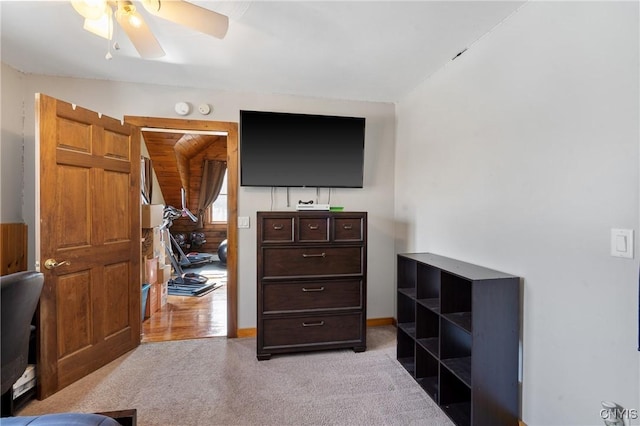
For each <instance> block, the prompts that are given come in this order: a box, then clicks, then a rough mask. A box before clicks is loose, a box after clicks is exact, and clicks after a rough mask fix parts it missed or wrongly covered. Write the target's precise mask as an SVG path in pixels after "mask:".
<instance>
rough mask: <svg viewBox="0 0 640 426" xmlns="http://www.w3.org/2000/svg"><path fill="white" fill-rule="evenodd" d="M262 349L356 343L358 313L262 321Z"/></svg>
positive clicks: (360, 334)
mask: <svg viewBox="0 0 640 426" xmlns="http://www.w3.org/2000/svg"><path fill="white" fill-rule="evenodd" d="M263 330H264V341H263V344H264V348H265V350H268V348H269V347H278V346H293V345H306V344H327V343H338V342H345V341H359V340H360V339H361V338H362V333H363V332H364V331H363V330H362V314H361V313H359V312H358V313H354V314H348V315H318V316H311V315H309V316H298V317H287V318H276V319H265V320H264V321H263Z"/></svg>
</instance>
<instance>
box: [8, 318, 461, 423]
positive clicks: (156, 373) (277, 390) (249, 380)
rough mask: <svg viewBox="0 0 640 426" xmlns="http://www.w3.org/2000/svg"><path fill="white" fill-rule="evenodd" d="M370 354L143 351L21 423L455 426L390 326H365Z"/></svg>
mask: <svg viewBox="0 0 640 426" xmlns="http://www.w3.org/2000/svg"><path fill="white" fill-rule="evenodd" d="M367 339H368V341H367V346H368V348H367V351H366V352H362V353H354V352H353V351H351V350H335V351H321V352H308V353H301V354H293V355H279V356H274V357H273V358H272V359H271V360H268V361H260V362H258V361H257V360H256V357H255V355H256V340H255V338H246V339H228V340H227V339H226V338H210V339H200V340H183V341H173V342H162V343H144V344H142V345H141V346H140V347H138V348H137V349H135V350H134V351H132V352H130V353H128V354H126V355H124V356H122V357H120V358H119V359H117V360H116V361H114V362H112V363H110V364H109V365H107V366H105V367H103V368H101V369H100V370H98V371H97V372H95V373H93V374H91V375H89V376H87V377H85V378H84V379H82V380H80V381H78V382H76V383H74V384H72V385H71V386H69V387H67V388H65V389H63V390H62V391H60V392H58V393H57V394H55V395H53V396H51V397H49V398H47V399H45V400H44V401H33V402H31V403H29V404H28V405H27V406H26V407H25V408H24V409H23V410H22V411H21V412H20V414H21V415H33V414H42V413H51V412H64V411H81V412H97V411H112V410H121V409H126V408H136V409H137V410H138V425H139V426H147V425H173V426H179V425H185V426H187V425H434V426H435V425H437V426H440V425H442V426H445V425H446V426H449V425H452V423H451V422H450V421H449V420H448V418H447V417H446V415H445V414H443V413H442V412H441V411H440V409H439V408H438V407H437V406H436V405H435V404H434V403H433V402H432V401H431V400H430V399H429V398H428V397H427V396H426V394H425V393H424V392H423V391H422V389H421V388H420V387H419V386H418V385H417V384H416V383H415V381H414V380H413V379H412V378H411V377H410V376H409V374H408V373H407V372H406V371H405V370H404V369H403V368H402V367H401V366H400V365H399V364H398V363H397V361H396V360H395V328H394V327H391V326H386V327H373V328H369V330H368V332H367Z"/></svg>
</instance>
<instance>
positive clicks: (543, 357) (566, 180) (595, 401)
mask: <svg viewBox="0 0 640 426" xmlns="http://www.w3.org/2000/svg"><path fill="white" fill-rule="evenodd" d="M638 17H639V11H638V3H637V2H622V3H609V2H530V3H528V4H527V5H525V6H524V7H523V8H522V9H521V10H520V11H519V12H518V13H516V14H515V15H513V16H512V17H511V18H509V19H508V20H507V21H506V22H505V23H503V24H502V25H500V26H498V27H497V28H495V29H494V30H493V31H492V32H490V33H489V34H488V35H486V36H485V37H483V38H482V39H481V40H480V41H478V42H477V43H475V44H474V45H472V46H471V47H470V49H469V50H468V51H467V52H466V53H464V54H463V55H462V56H460V57H459V58H458V59H456V60H455V61H452V62H449V63H448V65H447V66H445V67H444V68H443V69H441V70H440V71H439V72H437V73H436V74H435V75H433V76H431V77H430V78H429V79H427V80H426V81H425V82H424V83H423V84H422V85H421V86H420V87H419V88H417V89H416V90H414V91H413V92H412V93H411V94H410V95H409V96H408V97H406V99H403V100H402V101H401V102H400V103H399V104H398V106H397V123H398V129H397V136H396V144H397V148H396V166H395V170H396V190H395V194H396V206H395V209H396V210H395V216H396V220H397V221H398V223H397V250H398V251H400V252H402V251H430V252H434V253H438V254H442V255H445V256H450V257H454V258H458V259H461V260H464V261H468V262H471V263H477V264H480V265H483V266H487V267H490V268H494V269H498V270H502V271H504V272H508V273H512V274H516V275H518V276H521V277H523V278H524V295H523V299H524V306H523V326H522V330H523V372H522V373H523V385H522V386H523V389H522V418H523V420H524V421H525V422H526V423H527V425H529V426H541V425H544V426H548V425H602V424H603V421H602V419H601V418H600V413H599V410H600V402H601V401H602V400H612V401H616V402H618V403H619V404H620V405H622V406H623V407H625V408H628V409H640V390H639V387H640V372H639V368H638V364H639V362H638V361H639V359H640V356H639V352H638V351H637V347H638V258H639V256H640V253H638V252H637V250H638V247H639V245H638V244H637V243H636V245H635V249H636V255H635V258H634V259H633V260H630V259H622V258H616V257H611V256H610V255H609V250H610V229H611V228H630V229H634V230H635V233H636V237H640V235H638V230H639V201H640V200H639V190H640V188H639V178H640V177H639V174H638V170H639V167H638V159H639V140H640V138H639V130H640V123H639V114H640V109H639V105H638V104H639V99H640V93H639V90H638V79H639V75H640V74H639V71H640V69H639V65H638V62H639V44H638V43H639V42H638V36H639V33H638V32H639V25H638ZM638 422H639V421H638V420H634V421H632V424H639V423H638Z"/></svg>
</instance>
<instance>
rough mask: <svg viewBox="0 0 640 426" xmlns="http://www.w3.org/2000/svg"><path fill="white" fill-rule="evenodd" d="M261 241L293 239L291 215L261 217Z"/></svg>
mask: <svg viewBox="0 0 640 426" xmlns="http://www.w3.org/2000/svg"><path fill="white" fill-rule="evenodd" d="M261 229H262V235H260V236H259V237H258V238H261V240H262V241H263V242H270V241H277V242H281V241H293V217H292V216H289V217H265V218H262V228H261Z"/></svg>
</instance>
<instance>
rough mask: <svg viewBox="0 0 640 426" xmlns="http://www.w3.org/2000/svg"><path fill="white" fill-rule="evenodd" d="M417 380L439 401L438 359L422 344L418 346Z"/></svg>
mask: <svg viewBox="0 0 640 426" xmlns="http://www.w3.org/2000/svg"><path fill="white" fill-rule="evenodd" d="M415 379H416V382H418V384H419V385H420V386H421V387H422V389H424V390H425V392H427V394H428V395H429V396H430V397H431V398H432V399H433V400H434V401H436V402H438V360H437V358H435V357H433V356H432V355H431V354H430V353H429V352H427V351H426V350H424V348H422V347H421V346H419V345H418V346H416V375H415Z"/></svg>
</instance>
